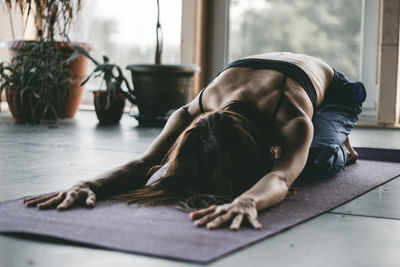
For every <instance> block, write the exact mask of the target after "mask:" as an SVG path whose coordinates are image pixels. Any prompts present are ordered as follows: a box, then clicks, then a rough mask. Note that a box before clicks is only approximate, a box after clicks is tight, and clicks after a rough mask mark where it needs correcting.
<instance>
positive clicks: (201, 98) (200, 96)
mask: <svg viewBox="0 0 400 267" xmlns="http://www.w3.org/2000/svg"><path fill="white" fill-rule="evenodd" d="M206 88H207V87H204V88H203V90H201V91H200V94H199V108H200V114H202V113H204V112H205V111H204V107H203V93H204V90H206Z"/></svg>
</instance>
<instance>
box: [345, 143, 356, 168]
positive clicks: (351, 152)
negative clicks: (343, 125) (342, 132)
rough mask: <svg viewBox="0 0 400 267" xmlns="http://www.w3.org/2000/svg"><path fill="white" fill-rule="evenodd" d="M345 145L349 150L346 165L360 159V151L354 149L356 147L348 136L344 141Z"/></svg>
mask: <svg viewBox="0 0 400 267" xmlns="http://www.w3.org/2000/svg"><path fill="white" fill-rule="evenodd" d="M343 145H344V147H345V148H346V150H347V160H346V165H350V164H353V163H354V162H356V160H357V159H358V153H357V151H355V150H354V148H353V147H352V146H351V144H350V139H349V137H348V136H347V138H346V140H345V141H344V143H343Z"/></svg>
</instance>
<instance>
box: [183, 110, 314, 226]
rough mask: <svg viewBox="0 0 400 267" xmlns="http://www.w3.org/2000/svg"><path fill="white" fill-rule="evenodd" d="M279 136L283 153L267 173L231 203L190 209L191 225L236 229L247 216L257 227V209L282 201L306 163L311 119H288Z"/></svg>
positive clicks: (310, 135)
mask: <svg viewBox="0 0 400 267" xmlns="http://www.w3.org/2000/svg"><path fill="white" fill-rule="evenodd" d="M281 136H282V141H283V151H284V153H283V154H282V157H281V158H280V160H279V161H278V163H277V164H276V165H275V166H274V168H273V169H272V170H271V172H270V173H268V174H266V175H265V176H264V177H262V178H261V179H260V180H259V181H258V182H257V183H256V184H255V185H254V186H253V187H251V188H250V189H249V190H248V191H246V192H244V193H243V194H242V195H240V196H239V197H237V198H236V199H235V200H234V201H233V202H232V203H229V204H225V205H220V206H212V207H210V208H208V209H203V210H200V211H196V212H192V213H191V214H190V216H191V218H192V219H194V220H195V225H197V226H203V225H205V226H207V228H211V229H212V228H217V227H219V226H221V225H223V224H225V223H227V222H230V221H232V223H231V229H233V230H236V229H239V227H240V225H241V223H242V221H243V219H247V220H248V222H249V223H250V224H251V225H252V226H253V227H254V228H256V229H259V228H261V224H260V223H259V222H258V220H257V212H258V211H260V210H263V209H266V208H268V207H271V206H273V205H275V204H277V203H279V202H281V201H282V200H284V199H285V197H286V195H287V193H288V190H289V187H290V186H291V184H292V183H293V182H294V180H295V179H296V178H297V177H298V176H299V174H300V172H301V171H302V170H303V168H304V166H305V164H306V162H307V157H308V150H309V147H310V144H311V141H312V137H313V126H312V122H311V120H310V119H309V118H307V117H298V118H295V119H292V120H291V121H290V122H289V123H287V124H286V125H285V127H283V128H282V129H281Z"/></svg>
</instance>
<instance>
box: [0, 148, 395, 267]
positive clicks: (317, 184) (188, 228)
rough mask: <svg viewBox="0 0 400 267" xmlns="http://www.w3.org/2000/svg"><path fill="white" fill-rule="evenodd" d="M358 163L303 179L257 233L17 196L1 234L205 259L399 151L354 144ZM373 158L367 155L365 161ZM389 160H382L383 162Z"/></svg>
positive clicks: (341, 193) (320, 200)
mask: <svg viewBox="0 0 400 267" xmlns="http://www.w3.org/2000/svg"><path fill="white" fill-rule="evenodd" d="M359 153H360V156H361V157H362V158H364V159H359V160H358V161H357V163H355V164H354V165H351V166H349V167H346V168H345V170H344V171H342V172H341V173H340V174H339V175H337V176H336V177H333V178H329V179H321V180H317V181H315V180H314V181H310V180H307V179H305V180H304V182H303V183H302V182H301V181H300V183H298V184H297V185H296V186H295V194H294V195H292V196H290V197H287V199H286V200H284V201H283V202H282V203H280V204H279V205H277V206H275V207H273V208H271V209H269V210H267V211H263V212H261V213H260V215H259V219H260V221H261V223H262V224H263V229H262V230H259V231H257V230H253V229H251V228H250V227H244V228H242V229H241V230H239V231H237V232H233V231H230V230H229V229H227V228H224V229H218V230H207V229H204V228H196V227H195V226H194V225H193V223H192V221H191V220H190V219H189V216H188V214H187V213H185V212H181V211H178V210H175V209H172V208H167V207H155V208H153V207H151V208H149V207H139V206H137V205H129V206H128V205H126V204H124V203H121V202H118V201H103V202H99V203H98V204H97V206H96V208H94V209H88V208H85V207H76V208H73V209H71V210H69V211H64V212H58V211H56V210H42V211H39V210H37V209H36V208H27V207H25V206H24V205H23V204H22V200H21V199H17V200H11V201H6V202H3V203H0V232H3V233H27V234H35V235H41V236H50V237H53V238H57V239H61V240H68V241H73V242H79V243H81V244H87V245H91V246H96V247H103V248H108V249H114V250H119V251H125V252H132V253H139V254H145V255H151V256H157V257H164V258H172V259H176V260H183V261H190V262H197V263H208V262H211V261H213V260H216V259H218V258H220V257H222V256H225V255H227V254H229V253H231V252H233V251H236V250H238V249H240V248H243V247H246V246H248V245H250V244H252V243H254V242H257V241H260V240H262V239H265V238H266V237H269V236H271V235H274V234H276V233H279V232H280V231H283V230H285V229H288V228H289V227H293V226H294V225H296V224H298V223H301V222H303V221H305V220H308V219H310V218H312V217H315V216H317V215H319V214H321V213H323V212H326V211H329V210H331V209H333V208H335V207H337V206H338V205H341V204H343V203H345V202H347V201H349V200H351V199H353V198H355V197H357V196H359V195H360V194H362V193H365V192H366V191H369V190H371V189H373V188H374V187H376V186H379V185H380V184H382V183H385V182H387V181H389V180H391V179H393V178H395V177H396V176H398V175H400V163H399V159H400V150H384V149H370V148H360V149H359ZM367 159H373V160H367ZM387 160H388V161H387Z"/></svg>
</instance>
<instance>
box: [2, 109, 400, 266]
mask: <svg viewBox="0 0 400 267" xmlns="http://www.w3.org/2000/svg"><path fill="white" fill-rule="evenodd" d="M160 130H161V129H159V128H140V127H137V123H136V121H135V120H134V119H133V118H130V117H128V116H127V115H124V117H123V119H122V121H121V123H120V125H117V126H111V127H101V126H99V125H97V119H96V117H95V114H94V112H84V111H80V112H78V114H77V116H76V118H75V119H72V120H66V121H63V122H62V123H61V124H60V125H59V127H58V128H49V127H48V126H47V125H40V126H35V127H32V126H27V125H25V126H23V125H16V124H14V123H13V120H12V118H11V116H10V114H9V113H8V112H4V111H3V112H1V113H0V151H1V153H0V201H4V200H9V199H14V198H18V197H22V196H26V195H33V194H39V193H44V192H49V191H53V190H57V189H61V188H65V187H68V186H71V185H73V184H74V183H75V182H77V181H79V180H82V179H89V178H91V177H94V176H95V175H97V174H99V173H101V172H103V171H106V170H108V169H110V168H113V167H116V166H119V165H121V164H123V163H124V162H126V161H129V160H131V159H133V158H135V157H137V156H139V155H140V153H142V152H143V151H144V149H145V148H146V147H147V146H148V145H149V143H150V142H151V140H152V139H153V138H154V137H155V136H156V135H157V134H158V133H159V132H160ZM351 137H352V139H351V140H352V142H353V144H354V145H356V146H369V147H383V148H398V149H400V130H396V129H358V128H357V129H355V130H354V131H353V132H352V134H351ZM399 199H400V179H395V180H393V181H391V182H389V183H386V184H384V185H382V186H380V187H378V188H376V189H374V190H372V191H370V192H368V193H366V194H364V195H362V196H360V197H358V198H356V199H354V200H353V201H350V202H349V203H346V204H344V205H342V206H340V207H338V208H336V209H334V210H332V211H331V212H328V213H325V214H323V215H321V216H318V217H316V218H314V219H312V220H309V221H307V222H304V223H302V224H300V225H298V226H296V227H293V228H291V229H289V230H287V231H284V232H283V233H280V234H278V235H275V236H273V237H271V238H269V239H266V240H264V241H261V242H258V243H256V244H254V245H252V246H250V247H248V248H245V249H242V250H240V251H238V252H235V253H233V254H231V255H229V256H227V257H224V258H222V259H220V260H218V261H216V262H214V263H212V264H210V266H307V267H309V266H326V267H329V266H352V267H354V266H400V253H398V248H399V247H400V212H399V206H400V205H399V204H400V200H399ZM0 216H1V215H0ZM83 219H84V218H83ZM0 266H1V267H3V266H4V267H14V266H15V267H16V266H77V267H79V266H85V267H87V266H195V264H189V263H184V262H178V261H172V260H165V259H159V258H154V257H148V256H142V255H134V254H128V253H122V252H116V251H110V250H103V249H95V248H88V247H84V246H78V245H71V244H65V243H63V242H54V241H37V240H35V239H26V238H17V237H10V236H5V235H0Z"/></svg>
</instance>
